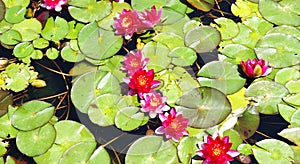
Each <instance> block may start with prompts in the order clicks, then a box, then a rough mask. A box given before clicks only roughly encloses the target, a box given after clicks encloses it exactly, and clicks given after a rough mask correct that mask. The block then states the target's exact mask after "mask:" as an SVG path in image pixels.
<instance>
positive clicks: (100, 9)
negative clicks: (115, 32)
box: [68, 0, 112, 23]
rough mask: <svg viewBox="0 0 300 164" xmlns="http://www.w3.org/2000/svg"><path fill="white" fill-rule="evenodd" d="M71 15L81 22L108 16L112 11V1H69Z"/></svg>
mask: <svg viewBox="0 0 300 164" xmlns="http://www.w3.org/2000/svg"><path fill="white" fill-rule="evenodd" d="M68 4H69V7H68V10H69V12H70V14H71V16H72V17H73V18H74V19H76V20H78V21H79V22H84V23H88V22H93V21H98V20H101V19H103V18H104V17H106V16H107V15H109V14H110V12H111V8H112V6H111V3H110V2H107V1H98V2H97V1H96V0H72V1H71V2H69V3H68Z"/></svg>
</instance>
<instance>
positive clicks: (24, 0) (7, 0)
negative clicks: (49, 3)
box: [3, 0, 30, 8]
mask: <svg viewBox="0 0 300 164" xmlns="http://www.w3.org/2000/svg"><path fill="white" fill-rule="evenodd" d="M3 2H4V4H5V6H6V7H7V8H11V7H13V6H23V7H27V6H28V4H29V2H30V0H13V1H12V0H3Z"/></svg>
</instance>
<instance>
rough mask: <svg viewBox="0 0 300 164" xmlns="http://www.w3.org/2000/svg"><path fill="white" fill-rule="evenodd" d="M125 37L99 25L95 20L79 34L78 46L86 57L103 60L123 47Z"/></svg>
mask: <svg viewBox="0 0 300 164" xmlns="http://www.w3.org/2000/svg"><path fill="white" fill-rule="evenodd" d="M122 44H123V38H122V36H120V35H115V34H114V32H112V31H107V30H104V29H102V28H99V27H98V26H97V23H95V22H93V23H90V24H88V25H86V26H84V27H83V28H82V29H81V31H80V32H79V34H78V46H79V48H80V50H81V51H82V53H83V54H84V55H86V57H88V58H91V59H96V60H102V59H106V58H109V57H111V56H113V55H114V54H115V53H117V52H118V51H119V49H120V48H121V47H122Z"/></svg>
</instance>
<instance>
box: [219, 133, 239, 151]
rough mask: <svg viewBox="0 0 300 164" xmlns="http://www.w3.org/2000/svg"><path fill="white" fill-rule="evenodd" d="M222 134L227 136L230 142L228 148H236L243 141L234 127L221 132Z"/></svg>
mask: <svg viewBox="0 0 300 164" xmlns="http://www.w3.org/2000/svg"><path fill="white" fill-rule="evenodd" d="M223 136H228V137H229V140H230V142H231V143H232V145H231V148H230V150H236V149H237V148H238V146H239V145H240V144H242V143H243V140H242V137H241V135H240V134H239V132H237V131H236V130H234V129H228V130H226V131H225V132H224V133H223Z"/></svg>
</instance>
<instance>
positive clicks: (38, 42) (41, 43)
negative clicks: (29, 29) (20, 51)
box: [32, 38, 49, 49]
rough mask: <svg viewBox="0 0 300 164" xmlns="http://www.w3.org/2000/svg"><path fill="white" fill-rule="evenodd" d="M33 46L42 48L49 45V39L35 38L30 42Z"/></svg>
mask: <svg viewBox="0 0 300 164" xmlns="http://www.w3.org/2000/svg"><path fill="white" fill-rule="evenodd" d="M32 44H33V47H34V48H38V49H43V48H46V47H48V46H49V41H48V40H46V39H44V38H37V39H35V40H33V42H32Z"/></svg>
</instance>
